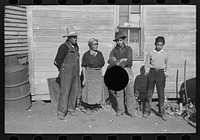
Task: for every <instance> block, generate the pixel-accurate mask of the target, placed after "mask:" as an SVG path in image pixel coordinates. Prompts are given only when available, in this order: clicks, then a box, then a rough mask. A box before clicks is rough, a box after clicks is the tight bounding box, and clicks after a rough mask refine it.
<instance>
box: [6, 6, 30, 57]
mask: <svg viewBox="0 0 200 140" xmlns="http://www.w3.org/2000/svg"><path fill="white" fill-rule="evenodd" d="M4 35H5V41H4V43H5V47H4V51H5V55H6V56H7V55H13V54H22V53H28V39H27V16H26V7H25V6H5V15H4Z"/></svg>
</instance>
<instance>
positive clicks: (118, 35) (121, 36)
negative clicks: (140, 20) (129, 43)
mask: <svg viewBox="0 0 200 140" xmlns="http://www.w3.org/2000/svg"><path fill="white" fill-rule="evenodd" d="M120 38H126V36H125V34H124V33H123V32H122V31H118V32H116V33H115V39H114V40H113V41H117V40H118V39H120Z"/></svg>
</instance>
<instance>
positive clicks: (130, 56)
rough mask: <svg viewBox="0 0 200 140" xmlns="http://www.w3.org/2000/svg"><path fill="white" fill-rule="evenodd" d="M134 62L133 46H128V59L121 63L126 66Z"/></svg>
mask: <svg viewBox="0 0 200 140" xmlns="http://www.w3.org/2000/svg"><path fill="white" fill-rule="evenodd" d="M132 62H133V51H132V48H131V47H128V54H127V60H126V61H123V62H122V63H121V65H122V66H124V67H126V66H132Z"/></svg>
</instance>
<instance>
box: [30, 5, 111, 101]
mask: <svg viewBox="0 0 200 140" xmlns="http://www.w3.org/2000/svg"><path fill="white" fill-rule="evenodd" d="M113 15H114V8H113V6H94V5H92V6H29V7H28V17H29V18H28V19H29V38H30V47H29V48H30V49H29V54H30V55H29V56H30V58H29V59H30V61H29V62H30V63H31V64H30V68H31V73H32V75H31V76H30V77H31V78H30V82H31V85H32V86H31V92H32V94H33V95H35V96H33V99H44V100H47V99H50V96H49V89H48V84H47V78H53V77H56V76H57V75H58V70H57V69H56V67H55V66H54V65H53V61H54V58H55V55H56V53H57V50H58V47H59V45H60V44H61V43H63V42H64V41H65V39H66V38H63V37H62V36H63V35H65V33H66V27H67V26H68V25H73V26H74V27H75V29H76V31H77V32H78V33H79V36H78V44H79V47H80V55H81V59H82V55H83V53H84V52H86V51H87V50H88V46H87V41H88V40H89V39H90V38H98V39H99V50H100V51H102V53H103V55H104V58H105V61H106V62H107V60H108V56H109V51H110V50H111V49H112V40H113V33H114V31H113V30H114V16H113ZM105 69H106V66H105V67H104V68H103V72H105Z"/></svg>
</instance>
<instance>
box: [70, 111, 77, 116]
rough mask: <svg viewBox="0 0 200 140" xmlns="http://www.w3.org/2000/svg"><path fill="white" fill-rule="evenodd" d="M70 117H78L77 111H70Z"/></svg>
mask: <svg viewBox="0 0 200 140" xmlns="http://www.w3.org/2000/svg"><path fill="white" fill-rule="evenodd" d="M69 115H72V116H78V114H77V113H76V112H75V111H70V112H69Z"/></svg>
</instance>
